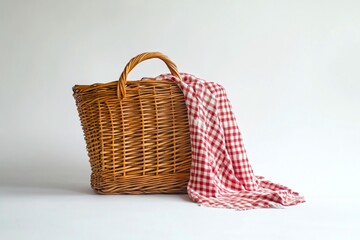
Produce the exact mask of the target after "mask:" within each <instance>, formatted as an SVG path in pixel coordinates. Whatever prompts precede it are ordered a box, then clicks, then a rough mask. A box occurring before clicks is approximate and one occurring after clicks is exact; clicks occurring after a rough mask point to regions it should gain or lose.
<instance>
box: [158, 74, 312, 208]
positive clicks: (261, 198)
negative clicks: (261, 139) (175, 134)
mask: <svg viewBox="0 0 360 240" xmlns="http://www.w3.org/2000/svg"><path fill="white" fill-rule="evenodd" d="M181 76H182V81H179V80H178V79H177V78H175V77H173V76H172V75H170V74H164V75H160V76H158V77H157V78H156V79H168V80H172V81H175V82H176V83H177V84H178V85H179V86H180V88H181V89H182V91H183V93H184V97H185V102H186V105H187V109H188V115H189V127H190V138H191V149H192V164H191V173H190V181H189V184H188V188H187V190H188V194H189V197H190V198H191V199H192V200H193V201H194V202H197V203H199V204H201V205H205V206H211V207H222V208H233V209H238V210H246V209H253V208H260V207H262V208H268V207H275V208H279V207H282V206H289V205H295V204H298V203H301V202H304V201H305V200H304V198H303V197H302V196H300V195H299V194H298V193H297V192H294V191H292V190H291V189H289V188H287V187H285V186H282V185H280V184H276V183H272V182H270V181H268V180H265V179H264V178H263V177H259V176H255V175H254V173H253V170H252V168H251V165H250V164H249V161H248V158H247V155H246V151H245V148H244V145H243V141H242V138H241V133H240V130H239V128H238V125H237V123H236V119H235V116H234V114H233V112H232V109H231V105H230V102H229V100H228V98H227V95H226V92H225V89H224V88H223V87H222V86H220V85H219V84H216V83H213V82H206V81H204V80H202V79H199V78H196V77H195V76H193V75H190V74H181Z"/></svg>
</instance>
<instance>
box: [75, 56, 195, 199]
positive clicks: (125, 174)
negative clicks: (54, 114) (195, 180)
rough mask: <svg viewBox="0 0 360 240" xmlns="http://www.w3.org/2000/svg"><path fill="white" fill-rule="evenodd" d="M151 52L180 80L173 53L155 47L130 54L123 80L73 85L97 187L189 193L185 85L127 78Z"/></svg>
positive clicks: (108, 191) (98, 189)
mask: <svg viewBox="0 0 360 240" xmlns="http://www.w3.org/2000/svg"><path fill="white" fill-rule="evenodd" d="M150 58H159V59H161V60H163V61H164V62H165V64H166V65H167V66H168V68H169V70H170V72H171V73H172V75H174V77H177V78H178V79H180V80H181V76H180V74H179V73H178V71H177V68H176V66H175V64H174V63H173V62H172V61H171V60H170V59H169V58H168V57H166V56H165V55H163V54H161V53H158V52H151V53H143V54H140V55H138V56H136V57H134V58H133V59H131V60H130V62H129V63H128V64H127V65H126V67H125V69H124V71H123V72H122V74H121V76H120V78H119V81H114V82H110V83H104V84H98V83H97V84H92V85H75V86H74V87H73V91H74V98H75V100H76V105H77V108H78V112H79V116H80V120H81V124H82V127H83V131H84V136H85V141H86V147H87V151H88V155H89V158H90V165H91V170H92V174H91V186H92V188H93V189H94V190H95V191H96V192H97V193H100V194H143V193H186V188H187V183H188V181H189V176H190V165H191V144H190V133H189V123H188V115H187V108H186V105H185V100H184V95H183V93H182V91H181V90H180V88H179V87H178V85H177V84H176V83H175V82H173V81H169V80H151V79H145V80H138V81H127V80H126V79H127V75H128V73H129V72H130V71H131V70H132V69H133V68H134V67H135V66H136V65H137V64H138V63H140V62H142V61H144V60H147V59H150Z"/></svg>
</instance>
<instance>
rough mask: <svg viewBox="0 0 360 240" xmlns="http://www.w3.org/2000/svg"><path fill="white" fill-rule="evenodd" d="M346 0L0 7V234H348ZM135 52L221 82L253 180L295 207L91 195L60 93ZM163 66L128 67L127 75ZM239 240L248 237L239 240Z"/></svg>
mask: <svg viewBox="0 0 360 240" xmlns="http://www.w3.org/2000/svg"><path fill="white" fill-rule="evenodd" d="M359 12H360V2H359V1H355V0H354V1H351V0H334V1H321V0H305V1H289V0H283V1H256V0H254V1H240V0H238V1H235V0H234V1H230V0H227V1H225V0H224V1H209V0H207V1H190V0H182V1H165V0H164V1H159V0H157V1H156V0H154V1H145V0H131V1H115V0H108V1H89V0H86V1H74V0H72V1H70V0H65V1H40V0H34V1H12V0H2V1H1V2H0V29H1V31H0V35H1V36H0V53H1V54H0V68H1V69H0V81H1V84H0V110H1V113H0V114H1V117H0V126H1V127H0V134H1V138H0V146H1V156H0V239H6V240H7V239H25V238H26V239H44V238H51V239H91V238H94V239H95V238H97V239H99V238H104V239H109V238H115V239H144V238H145V237H146V238H147V239H222V238H227V239H240V238H247V237H248V238H249V239H252V238H253V239H264V238H267V239H304V238H306V239H360V236H359V230H358V229H359V228H360V227H359V226H360V223H359V204H358V203H359V200H360V193H359V190H358V183H359V182H360V178H359V170H360V159H359V146H360V111H359V103H360V94H359V93H360V80H359V79H360V72H359V62H360V59H359V56H360V14H359ZM143 51H162V52H164V53H166V54H167V55H169V56H170V57H171V58H172V59H173V60H174V61H175V62H176V63H177V65H178V67H179V70H180V71H183V72H189V73H192V74H194V75H197V76H199V77H202V78H204V79H207V80H212V81H216V82H218V83H220V84H222V85H223V86H224V87H225V88H226V89H227V91H228V95H229V98H230V100H231V102H232V105H233V110H234V112H235V114H236V117H237V119H238V122H239V126H240V129H241V130H242V132H243V137H244V141H245V147H246V149H247V152H248V155H249V157H250V162H251V164H252V166H253V168H254V171H255V173H256V174H258V175H263V176H265V177H266V178H268V179H270V180H273V181H275V182H280V183H282V184H284V185H287V186H289V187H291V188H293V189H294V190H297V191H299V192H300V193H301V194H302V195H304V196H305V197H306V199H307V201H308V202H307V203H306V204H303V205H299V206H296V207H291V208H288V209H286V210H254V211H246V212H237V211H232V210H225V209H210V208H203V207H198V206H196V204H193V203H191V202H189V201H187V198H186V197H183V196H171V195H166V196H98V195H94V194H93V193H92V192H91V191H90V190H89V174H90V172H89V165H88V159H87V156H86V151H85V143H84V140H83V137H82V130H81V127H80V121H79V119H78V115H77V110H76V108H75V102H74V100H73V98H72V96H71V94H72V91H71V87H72V86H73V85H75V84H91V83H94V82H109V81H113V80H115V79H117V78H118V76H119V75H120V73H121V70H122V69H123V67H124V65H125V64H126V63H127V61H128V60H129V59H130V58H131V57H133V56H134V55H136V54H138V53H141V52H143ZM163 72H167V70H166V68H165V67H164V64H162V63H161V62H160V61H155V60H154V61H150V62H146V63H144V64H142V65H141V66H139V67H138V68H136V69H135V70H134V72H133V73H131V74H130V76H131V78H132V79H138V78H140V77H143V76H155V75H157V74H159V73H163ZM248 238H247V239H248Z"/></svg>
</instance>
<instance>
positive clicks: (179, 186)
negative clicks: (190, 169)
mask: <svg viewBox="0 0 360 240" xmlns="http://www.w3.org/2000/svg"><path fill="white" fill-rule="evenodd" d="M188 181H189V173H182V174H179V173H176V174H169V175H157V176H146V175H145V176H125V177H118V178H115V179H104V178H101V177H99V176H95V175H94V174H93V175H92V176H91V187H92V188H93V189H94V191H95V192H96V193H98V194H156V193H186V192H187V184H188Z"/></svg>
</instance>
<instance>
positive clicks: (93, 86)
mask: <svg viewBox="0 0 360 240" xmlns="http://www.w3.org/2000/svg"><path fill="white" fill-rule="evenodd" d="M118 81H119V80H116V81H111V82H107V83H92V84H76V85H74V86H73V91H74V92H77V91H80V90H81V91H92V90H94V89H97V88H102V87H109V86H112V85H117V84H118ZM139 82H142V83H161V82H167V83H174V82H173V81H171V80H168V79H159V80H157V79H152V78H145V79H139V80H128V81H126V84H125V85H134V84H138V83H139ZM174 84H175V83H174Z"/></svg>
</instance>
